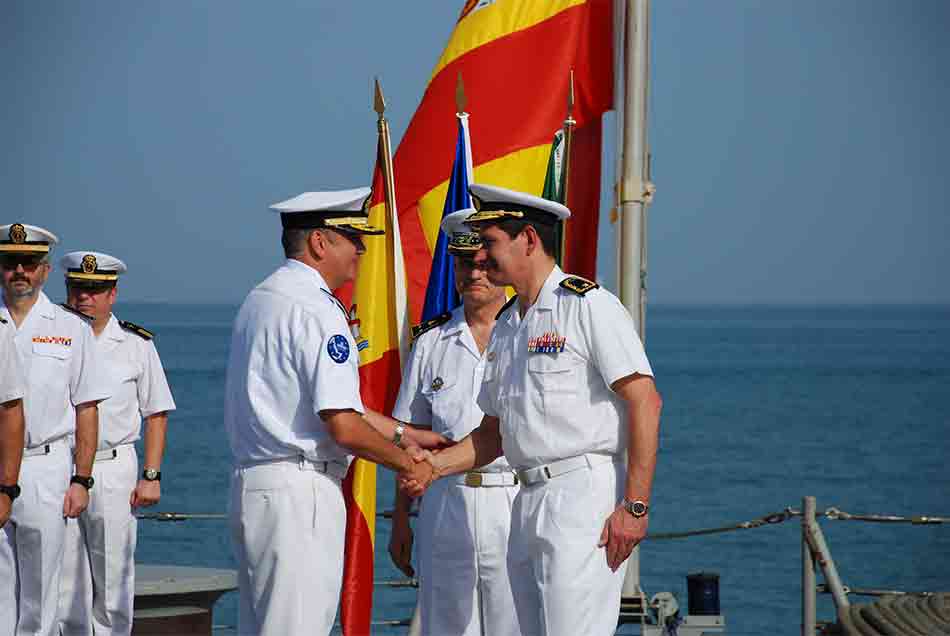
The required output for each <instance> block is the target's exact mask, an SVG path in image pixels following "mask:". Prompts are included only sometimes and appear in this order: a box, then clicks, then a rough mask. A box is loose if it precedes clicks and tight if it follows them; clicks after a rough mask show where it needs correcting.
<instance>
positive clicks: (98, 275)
mask: <svg viewBox="0 0 950 636" xmlns="http://www.w3.org/2000/svg"><path fill="white" fill-rule="evenodd" d="M59 266H60V267H62V268H63V270H64V271H65V272H66V280H67V281H71V280H78V281H86V282H109V281H115V280H118V278H119V274H124V273H125V272H126V271H128V268H127V267H126V266H125V263H123V262H122V261H120V260H119V259H117V258H116V257H115V256H109V255H108V254H103V253H102V252H81V251H80V252H70V253H69V254H65V255H64V256H63V257H62V258H61V259H59Z"/></svg>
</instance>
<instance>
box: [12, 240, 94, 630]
mask: <svg viewBox="0 0 950 636" xmlns="http://www.w3.org/2000/svg"><path fill="white" fill-rule="evenodd" d="M56 242H57V239H56V236H55V235H53V234H52V233H51V232H49V231H47V230H44V229H43V228H39V227H34V226H32V225H24V224H22V223H14V224H12V225H4V226H0V259H2V268H0V269H2V272H0V274H2V286H3V299H2V303H0V318H3V319H4V320H6V321H8V322H10V323H12V324H13V325H15V326H16V334H15V335H14V341H15V342H16V348H17V351H18V353H19V354H20V360H21V362H22V363H23V367H24V373H25V374H26V377H27V382H26V397H25V398H24V411H25V419H26V444H25V446H26V448H25V450H24V451H23V463H22V466H21V468H20V482H21V487H22V493H21V495H20V497H19V498H18V499H17V500H16V502H15V503H14V505H13V512H12V514H11V516H10V522H9V523H7V525H5V526H4V527H3V533H2V537H0V539H2V540H0V634H17V635H20V634H24V635H25V634H31V635H33V634H42V635H44V636H45V635H47V634H54V633H56V631H57V622H56V606H57V602H58V600H59V585H60V575H61V571H62V560H63V539H64V536H65V534H66V524H65V523H64V522H63V517H70V518H76V517H78V516H79V515H80V514H81V513H82V512H83V510H85V509H86V506H87V505H88V503H89V492H88V491H89V489H90V488H92V486H93V478H92V462H93V457H94V456H95V453H96V444H97V440H98V432H99V419H98V409H97V404H98V403H99V402H100V401H102V400H104V399H106V398H107V397H109V395H110V394H111V386H112V385H111V382H110V380H109V377H108V375H107V374H105V373H103V369H101V368H100V366H99V358H98V354H97V352H96V349H95V343H94V336H93V334H92V327H91V326H90V324H89V322H90V319H89V317H88V316H83V315H82V314H80V313H79V312H76V311H75V310H72V309H69V308H67V307H64V306H60V305H55V304H53V303H52V302H50V300H49V298H47V297H46V294H44V293H43V291H42V288H43V285H44V284H45V283H46V279H47V277H48V276H49V270H50V264H49V260H48V259H49V252H50V249H51V248H52V247H53V246H54V245H55V244H56ZM71 437H72V438H75V447H76V449H75V459H74V458H73V457H72V456H71V454H70V444H69V440H70V438H71ZM73 466H75V471H73Z"/></svg>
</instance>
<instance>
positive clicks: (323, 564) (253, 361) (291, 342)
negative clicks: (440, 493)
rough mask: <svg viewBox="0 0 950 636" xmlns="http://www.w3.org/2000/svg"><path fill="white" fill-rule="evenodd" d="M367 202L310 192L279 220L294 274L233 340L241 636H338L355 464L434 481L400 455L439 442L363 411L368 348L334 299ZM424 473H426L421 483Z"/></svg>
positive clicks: (234, 520) (360, 191)
mask: <svg viewBox="0 0 950 636" xmlns="http://www.w3.org/2000/svg"><path fill="white" fill-rule="evenodd" d="M369 196H370V189H369V188H357V189H353V190H343V191H334V192H306V193H304V194H301V195H300V196H297V197H294V198H292V199H289V200H287V201H284V202H282V203H278V204H276V205H274V206H272V209H273V210H275V211H276V212H279V213H280V219H281V226H282V228H283V232H282V234H281V243H282V245H283V248H284V255H285V256H286V257H287V260H286V262H285V263H284V264H283V265H281V266H280V267H279V268H278V269H277V270H276V271H275V272H274V273H272V274H271V275H270V276H269V277H268V278H267V279H266V280H264V281H263V282H262V283H261V284H259V285H258V286H257V287H255V288H254V289H253V290H251V292H250V293H249V294H248V296H247V298H246V299H245V301H244V304H243V305H242V306H241V309H240V310H239V311H238V315H237V318H236V320H235V322H234V330H233V332H232V337H231V353H230V357H229V359H228V371H227V382H226V385H225V401H224V421H225V428H226V430H227V432H228V437H229V439H230V442H231V451H232V454H233V456H234V472H233V474H232V479H231V531H232V536H233V544H234V547H235V552H236V556H237V561H238V587H239V615H238V633H239V634H256V635H258V636H268V635H273V636H284V635H285V634H320V635H325V634H329V633H330V630H331V629H332V628H333V621H334V618H335V617H336V610H337V605H338V604H339V597H340V586H341V583H342V578H343V544H344V536H345V529H346V509H345V505H344V501H343V491H342V488H341V481H342V479H343V478H344V476H345V475H346V472H347V469H348V466H349V463H350V460H351V458H352V456H354V455H356V456H359V457H364V458H367V459H369V460H371V461H374V462H377V463H380V464H383V465H385V466H387V467H389V468H391V469H392V470H395V471H398V472H399V473H400V474H402V475H404V476H410V475H419V476H420V477H422V478H423V479H429V478H430V477H431V468H430V467H429V465H428V464H427V463H425V462H422V463H416V462H414V461H413V459H412V458H411V457H410V455H409V454H408V453H407V452H406V451H404V450H403V449H402V448H400V445H404V444H405V443H406V442H415V443H416V444H418V445H429V444H430V443H431V442H433V441H435V442H438V441H441V440H442V439H443V438H442V437H441V436H437V435H435V434H434V433H432V432H431V431H428V432H423V431H414V430H412V429H411V427H404V426H402V425H400V424H399V423H398V422H395V421H394V420H391V419H389V418H384V417H383V416H381V415H379V414H377V413H373V412H372V411H369V410H368V409H365V408H364V407H363V403H362V400H361V399H360V392H359V370H358V366H359V362H358V359H359V352H358V348H359V346H358V344H357V342H356V339H355V338H354V335H353V333H351V329H350V323H349V320H350V318H349V315H348V313H347V311H346V309H345V308H344V307H343V306H342V305H341V304H340V301H339V300H337V298H336V296H334V295H333V290H335V289H338V288H339V287H341V286H342V285H343V284H344V283H347V282H350V281H352V280H353V279H354V278H355V277H356V272H357V266H358V263H359V259H360V256H361V255H362V254H363V253H364V252H365V251H366V247H365V246H364V244H363V238H362V237H363V236H365V235H372V234H382V233H383V231H382V230H378V229H376V228H374V227H373V226H371V225H370V224H369V223H368V214H367V211H366V209H367V203H368V201H369ZM420 469H421V470H420Z"/></svg>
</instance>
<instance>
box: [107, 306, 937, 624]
mask: <svg viewBox="0 0 950 636" xmlns="http://www.w3.org/2000/svg"><path fill="white" fill-rule="evenodd" d="M235 312H236V307H235V306H223V305H221V306H218V305H151V304H147V305H146V304H126V305H122V306H120V307H118V308H117V311H116V313H117V314H118V315H119V316H120V317H121V318H124V319H127V320H132V321H134V322H138V323H141V324H142V325H144V326H146V327H147V328H149V329H152V330H153V331H155V332H156V334H157V335H156V343H157V346H158V348H159V352H160V353H161V355H162V360H163V362H164V364H165V368H166V371H167V373H168V378H169V381H170V383H171V386H172V391H173V392H174V395H175V400H176V402H177V403H178V411H177V412H176V413H175V414H174V415H173V417H172V419H171V424H170V427H169V430H170V432H169V448H168V451H167V454H166V459H165V462H164V464H163V466H162V487H163V498H162V503H161V505H160V507H159V509H161V510H166V511H178V512H225V511H226V505H227V491H228V478H229V465H230V457H229V451H228V445H227V440H226V437H225V433H224V430H223V425H222V406H223V405H222V396H223V389H224V371H225V365H226V362H227V349H228V341H229V336H230V327H231V321H232V320H233V318H234V315H235ZM647 342H648V346H647V349H648V353H649V355H650V360H651V362H652V364H653V368H654V370H655V371H656V374H657V382H658V385H659V388H660V390H661V392H662V393H663V397H664V412H663V422H662V433H661V438H662V439H661V450H660V457H659V464H658V467H657V475H656V483H655V488H654V495H653V507H652V512H651V530H652V531H654V532H665V531H675V530H685V529H691V528H703V527H712V526H720V525H726V524H729V523H733V522H737V521H744V520H749V519H752V518H756V517H760V516H762V515H764V514H766V513H769V512H774V511H779V510H781V509H783V508H784V507H786V506H794V507H796V508H798V507H800V506H801V498H802V496H804V495H814V496H815V497H817V499H818V508H819V509H824V508H827V507H831V506H835V507H838V508H840V509H842V510H846V511H849V512H855V513H858V512H860V513H869V512H874V513H888V514H897V515H921V514H930V515H943V516H950V468H948V463H950V462H948V457H950V441H948V434H950V307H913V306H896V307H895V306H884V307H711V306H666V307H664V306H658V307H654V308H651V310H650V314H649V317H648V332H647ZM380 476H381V480H380V487H379V488H380V489H379V496H378V506H379V508H380V509H388V508H390V507H391V501H392V477H391V473H389V472H388V471H386V470H381V472H380ZM139 527H140V537H139V548H138V560H139V561H140V562H142V563H165V564H181V565H194V566H207V567H234V559H233V557H232V553H231V546H230V539H229V535H228V530H227V524H226V522H222V521H189V522H185V523H156V522H148V521H143V522H142V523H141V524H140V526H139ZM823 528H824V530H825V534H826V537H827V539H828V543H829V545H830V548H831V551H832V555H833V556H834V558H835V561H836V562H837V565H838V570H839V572H840V574H841V577H842V579H843V580H844V582H845V584H847V585H850V586H853V587H879V588H892V589H905V590H943V591H950V526H946V525H944V526H906V525H895V526H891V525H879V524H873V525H872V524H861V523H856V522H833V521H825V522H823ZM388 530H389V529H388V524H387V523H386V522H381V523H379V525H378V526H377V542H376V555H377V565H376V570H377V571H376V578H377V579H392V578H400V576H399V575H398V574H397V572H396V570H395V568H394V567H393V566H392V565H391V564H390V561H389V557H388V555H387V554H386V545H387V543H388V540H389V532H388ZM799 537H800V529H799V526H798V525H797V523H796V522H794V521H792V522H786V523H783V524H778V525H771V526H767V527H763V528H758V529H753V530H743V531H740V532H733V533H728V534H721V535H712V536H705V537H697V538H691V539H686V540H678V541H651V542H648V543H646V544H645V546H644V549H643V551H642V557H641V578H642V584H643V587H644V589H645V590H646V592H647V594H648V595H652V594H654V593H656V592H659V591H664V590H668V591H672V592H674V593H676V594H677V596H678V598H679V601H680V605H681V607H683V608H684V609H685V607H686V579H685V577H686V575H687V574H688V573H690V572H694V571H698V570H705V571H715V572H718V573H719V575H720V587H721V590H720V596H721V601H722V608H723V613H724V614H725V615H726V620H727V625H728V626H729V633H730V634H750V635H751V634H763V633H776V634H797V633H799V629H800V628H799V623H800V611H801V610H800V599H801V591H800V576H801V574H800V572H801V564H800V559H801V556H800V549H801V548H800V538H799ZM819 578H820V577H819ZM413 605H414V596H413V593H412V592H411V591H409V592H406V591H401V592H400V591H395V592H389V591H385V592H379V593H377V596H376V601H375V608H374V615H375V617H376V618H396V617H405V616H408V615H409V614H410V613H411V610H412V607H413ZM831 612H832V606H831V603H830V601H829V600H828V599H826V598H823V599H822V600H821V601H820V605H819V614H820V615H823V616H824V617H826V618H827V617H830V616H831ZM236 616H237V611H236V595H234V594H230V595H227V596H225V597H224V598H222V600H221V601H220V602H219V603H218V606H217V612H216V615H215V619H216V620H215V622H216V623H218V624H223V625H234V624H236V622H237V618H236ZM378 633H381V634H382V633H399V632H386V631H384V630H380V631H379V632H378Z"/></svg>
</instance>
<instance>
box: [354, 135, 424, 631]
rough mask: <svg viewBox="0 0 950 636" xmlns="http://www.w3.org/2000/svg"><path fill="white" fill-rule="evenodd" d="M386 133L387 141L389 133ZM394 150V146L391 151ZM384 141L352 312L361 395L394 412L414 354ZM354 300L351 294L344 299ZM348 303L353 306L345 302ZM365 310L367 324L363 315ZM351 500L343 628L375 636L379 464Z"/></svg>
mask: <svg viewBox="0 0 950 636" xmlns="http://www.w3.org/2000/svg"><path fill="white" fill-rule="evenodd" d="M385 134H388V132H387V133H385ZM386 145H388V141H387V144H386ZM384 152H385V151H384V144H383V143H382V138H381V139H380V143H379V146H378V149H377V161H376V170H375V173H374V175H373V200H372V201H371V207H370V211H369V222H370V224H371V225H374V226H376V227H381V228H385V230H386V234H385V235H382V236H365V237H363V239H364V241H365V244H366V254H365V255H363V256H362V257H361V259H360V265H359V272H358V273H357V278H356V284H355V288H354V290H353V292H352V298H353V300H354V301H355V304H354V305H353V309H352V310H351V311H350V328H351V329H352V330H353V332H354V336H356V341H357V348H358V349H359V351H360V395H361V397H362V399H363V405H364V406H365V407H366V408H368V409H372V410H374V411H378V412H380V413H389V412H391V411H392V408H393V404H395V402H396V394H397V393H398V391H399V383H400V379H401V378H402V371H401V362H400V360H401V358H403V357H404V356H405V352H406V350H407V348H408V343H409V338H408V333H409V324H408V322H407V318H408V316H407V304H406V284H405V281H406V272H405V264H404V261H403V254H402V242H401V240H400V233H399V221H398V219H397V218H396V215H395V210H393V211H392V215H390V214H389V213H388V211H387V210H386V205H385V188H384V183H383V170H382V163H383V161H384V160H386V157H385V155H384ZM340 295H341V297H344V298H347V299H348V298H349V296H350V293H349V290H347V289H344V290H341V292H340ZM344 302H346V301H344ZM361 309H362V310H364V311H365V319H364V320H361V319H360V318H359V317H358V316H359V311H360V310H361ZM343 496H344V498H345V500H346V548H345V551H344V555H343V587H342V590H341V592H340V623H341V625H342V627H343V633H344V634H345V635H346V636H362V635H364V634H369V633H370V619H371V615H372V609H373V546H374V543H375V537H376V464H374V463H373V462H369V461H366V460H363V459H357V460H355V461H354V462H353V463H352V464H351V465H350V471H349V473H348V474H347V476H346V479H345V480H344V481H343Z"/></svg>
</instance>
